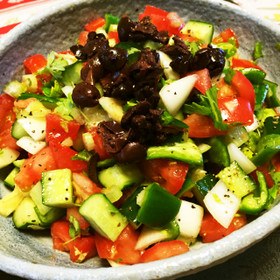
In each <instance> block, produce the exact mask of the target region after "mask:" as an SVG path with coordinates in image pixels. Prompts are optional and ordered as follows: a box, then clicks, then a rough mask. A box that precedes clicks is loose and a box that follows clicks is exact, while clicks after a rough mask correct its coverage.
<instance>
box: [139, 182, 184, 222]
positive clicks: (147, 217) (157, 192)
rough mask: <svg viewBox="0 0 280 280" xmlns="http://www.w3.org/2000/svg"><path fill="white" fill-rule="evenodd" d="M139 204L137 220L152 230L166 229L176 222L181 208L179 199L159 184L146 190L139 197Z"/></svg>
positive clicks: (154, 184)
mask: <svg viewBox="0 0 280 280" xmlns="http://www.w3.org/2000/svg"><path fill="white" fill-rule="evenodd" d="M139 196H140V198H139ZM139 201H140V203H139ZM137 203H138V204H141V205H140V209H139V211H138V214H137V220H138V221H139V222H141V223H142V224H144V225H146V226H149V227H151V228H161V227H164V226H165V225H167V224H168V223H169V222H170V221H172V220H174V218H175V217H176V215H177V214H178V212H179V209H180V206H181V200H180V199H179V198H177V197H176V196H174V195H172V194H171V193H170V192H168V191H167V190H166V189H164V188H163V187H161V186H160V185H158V184H157V183H152V184H150V185H149V186H148V187H147V188H145V189H144V190H143V191H142V192H141V193H140V194H139V195H138V197H137Z"/></svg>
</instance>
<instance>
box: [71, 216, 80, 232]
mask: <svg viewBox="0 0 280 280" xmlns="http://www.w3.org/2000/svg"><path fill="white" fill-rule="evenodd" d="M69 222H70V227H69V235H70V237H71V238H75V237H77V236H79V235H80V224H79V222H78V220H77V219H75V218H74V217H73V216H72V215H70V217H69Z"/></svg>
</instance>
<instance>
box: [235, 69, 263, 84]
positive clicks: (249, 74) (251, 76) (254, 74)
mask: <svg viewBox="0 0 280 280" xmlns="http://www.w3.org/2000/svg"><path fill="white" fill-rule="evenodd" d="M240 72H241V73H242V74H243V75H244V76H245V77H246V78H247V79H248V80H249V81H250V82H251V83H252V84H258V85H260V84H262V83H263V80H264V78H265V76H266V73H265V72H264V71H262V70H260V69H257V68H245V69H242V70H240Z"/></svg>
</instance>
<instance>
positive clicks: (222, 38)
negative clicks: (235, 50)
mask: <svg viewBox="0 0 280 280" xmlns="http://www.w3.org/2000/svg"><path fill="white" fill-rule="evenodd" d="M230 38H234V39H235V42H236V46H237V47H239V42H238V39H237V36H236V34H235V32H234V31H233V30H232V29H231V28H228V29H226V30H224V31H222V32H221V33H220V35H219V36H217V37H215V38H214V39H213V43H215V44H218V43H226V42H227V41H228V40H229V39H230Z"/></svg>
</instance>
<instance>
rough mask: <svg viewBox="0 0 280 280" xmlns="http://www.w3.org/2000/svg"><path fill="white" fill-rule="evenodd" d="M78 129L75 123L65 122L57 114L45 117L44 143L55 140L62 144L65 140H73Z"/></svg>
mask: <svg viewBox="0 0 280 280" xmlns="http://www.w3.org/2000/svg"><path fill="white" fill-rule="evenodd" d="M79 129H80V124H79V123H78V122H76V121H74V120H73V121H67V120H65V119H63V118H62V117H60V116H59V115H57V114H48V115H47V116H46V141H47V142H49V141H52V140H56V141H58V142H62V141H64V140H65V139H67V138H69V137H70V138H71V139H72V140H75V139H76V137H77V135H78V132H79Z"/></svg>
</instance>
